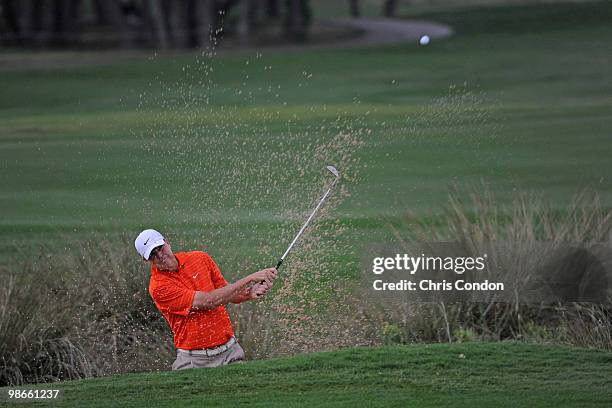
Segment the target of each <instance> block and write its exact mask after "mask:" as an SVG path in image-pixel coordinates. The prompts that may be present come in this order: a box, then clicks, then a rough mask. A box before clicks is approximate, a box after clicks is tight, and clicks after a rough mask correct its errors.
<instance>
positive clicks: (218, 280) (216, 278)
mask: <svg viewBox="0 0 612 408" xmlns="http://www.w3.org/2000/svg"><path fill="white" fill-rule="evenodd" d="M206 257H207V258H208V264H209V268H210V279H211V280H212V282H213V285H215V289H219V288H222V287H224V286H226V285H227V281H226V280H225V278H224V277H223V275H222V274H221V270H220V269H219V267H218V266H217V264H216V263H215V261H213V259H212V258H211V257H210V255H208V254H206Z"/></svg>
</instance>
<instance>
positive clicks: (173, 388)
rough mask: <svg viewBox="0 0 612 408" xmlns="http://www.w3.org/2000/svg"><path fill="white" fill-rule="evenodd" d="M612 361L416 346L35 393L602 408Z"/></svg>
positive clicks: (272, 403) (117, 400)
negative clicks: (59, 392) (59, 391)
mask: <svg viewBox="0 0 612 408" xmlns="http://www.w3.org/2000/svg"><path fill="white" fill-rule="evenodd" d="M611 361H612V354H611V353H608V352H599V351H591V350H586V349H576V348H567V347H558V346H554V347H553V346H535V345H526V344H520V343H466V344H455V345H447V344H437V345H415V346H402V347H383V348H374V349H367V348H361V349H359V348H358V349H347V350H342V351H339V352H334V353H316V354H311V355H303V356H297V357H292V358H285V359H273V360H268V361H256V362H250V363H247V364H243V365H234V366H229V367H223V368H218V369H214V370H207V369H195V370H187V371H183V372H163V373H151V374H130V375H118V376H114V377H111V378H99V379H93V380H81V381H69V382H63V383H57V384H51V385H45V386H42V385H41V386H36V387H35V388H52V389H60V390H61V393H62V394H61V395H62V396H61V399H60V400H58V401H57V402H56V403H54V406H66V407H71V406H74V407H95V406H100V407H102V406H108V404H109V401H112V404H113V406H125V407H139V406H142V407H145V406H146V407H152V406H169V405H171V406H176V407H183V406H185V407H186V406H196V405H197V406H223V407H225V406H227V407H235V406H256V407H259V406H261V407H286V406H309V407H323V406H325V407H329V406H334V407H336V406H337V407H348V406H385V407H407V406H410V407H412V406H414V407H430V406H431V407H433V406H436V407H437V406H453V407H491V406H495V407H517V406H529V407H552V406H561V407H571V406H575V407H604V406H609V405H610V403H611V402H612V390H611V389H610V387H609V380H610V378H611V377H612V365H610V362H611ZM28 388H31V387H28ZM1 391H2V394H3V396H6V395H7V394H6V392H7V389H6V388H4V389H2V390H1ZM20 406H27V404H24V405H20Z"/></svg>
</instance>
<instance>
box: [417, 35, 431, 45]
mask: <svg viewBox="0 0 612 408" xmlns="http://www.w3.org/2000/svg"><path fill="white" fill-rule="evenodd" d="M419 44H421V45H427V44H429V36H428V35H423V36H421V38H419Z"/></svg>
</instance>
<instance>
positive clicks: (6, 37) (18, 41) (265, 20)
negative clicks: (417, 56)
mask: <svg viewBox="0 0 612 408" xmlns="http://www.w3.org/2000/svg"><path fill="white" fill-rule="evenodd" d="M343 1H344V2H345V4H346V6H347V9H348V11H349V14H350V15H351V16H353V17H359V16H360V15H361V12H360V4H359V3H360V2H359V0H343ZM397 3H398V1H397V0H381V2H380V4H381V6H382V8H381V13H382V14H383V15H384V16H387V17H392V16H394V15H395V9H396V8H397ZM311 22H312V11H311V4H310V0H0V46H11V47H88V46H98V47H124V48H132V47H152V48H162V49H163V48H199V47H206V46H208V45H210V44H211V43H217V42H218V41H219V40H220V39H221V38H224V37H226V36H227V37H235V38H238V39H239V40H240V41H241V42H245V43H246V42H249V41H251V39H252V38H253V35H254V34H258V33H259V32H260V31H264V30H268V31H269V29H270V27H276V31H275V33H276V36H277V38H278V40H279V41H285V42H287V41H289V42H304V41H307V40H308V31H309V27H310V25H311Z"/></svg>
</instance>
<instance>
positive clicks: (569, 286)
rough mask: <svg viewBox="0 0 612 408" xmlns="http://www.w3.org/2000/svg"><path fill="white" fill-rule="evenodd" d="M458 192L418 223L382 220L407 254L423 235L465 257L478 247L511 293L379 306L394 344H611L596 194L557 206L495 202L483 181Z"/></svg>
mask: <svg viewBox="0 0 612 408" xmlns="http://www.w3.org/2000/svg"><path fill="white" fill-rule="evenodd" d="M461 197H462V196H461V195H459V194H458V193H457V192H456V191H455V192H453V193H452V194H451V195H450V197H449V201H448V204H447V205H446V206H445V208H444V211H443V212H442V214H441V215H439V216H434V217H433V218H430V219H428V222H427V223H424V222H423V221H422V220H421V219H419V218H417V217H414V216H412V215H411V214H408V215H406V217H405V219H404V221H403V223H401V224H389V225H390V228H391V230H392V231H393V233H394V234H395V237H396V239H397V241H398V242H400V243H401V246H402V247H403V248H404V249H406V251H407V252H411V251H412V252H416V253H420V252H421V251H423V252H427V253H433V254H435V251H436V250H437V248H436V246H435V244H432V243H440V242H452V243H453V244H454V245H455V246H456V247H458V248H460V250H461V252H462V253H463V254H465V255H467V256H473V257H477V256H481V255H482V254H483V253H486V254H487V255H488V265H489V272H491V271H493V275H491V277H493V278H495V279H494V280H504V281H506V282H507V283H510V284H511V285H510V287H511V288H512V290H513V292H512V293H511V296H505V297H504V298H503V299H502V298H499V297H496V295H490V296H489V297H488V298H486V299H483V298H482V297H479V298H470V295H465V296H466V297H464V298H463V299H459V300H458V301H454V302H448V301H445V300H440V301H439V302H419V301H412V300H410V299H406V300H405V301H404V302H403V305H402V306H400V307H397V305H395V307H393V308H392V307H388V308H387V309H388V310H393V311H394V315H393V316H390V317H388V320H389V321H391V322H393V324H394V325H396V326H397V328H398V329H401V330H400V333H401V336H400V337H401V342H414V341H417V342H418V341H446V342H453V341H462V340H465V339H466V338H467V339H484V340H505V339H526V340H534V341H547V342H554V343H564V344H571V345H577V346H584V347H595V348H600V349H607V350H612V342H611V341H610V338H611V335H612V331H611V329H612V320H611V313H610V311H611V310H612V274H611V273H610V271H611V270H612V262H611V261H612V256H611V254H612V242H611V241H610V239H611V237H612V234H611V233H612V211H610V210H605V209H604V208H603V206H602V205H601V201H600V199H599V196H598V195H597V194H596V193H594V192H589V191H584V192H582V193H580V194H578V195H576V196H575V197H574V199H573V200H572V202H571V203H570V204H569V205H568V206H567V207H566V208H564V209H561V210H560V209H557V208H554V207H552V206H551V205H550V204H549V203H547V202H546V201H545V200H544V199H543V198H542V197H541V196H537V195H534V194H517V195H516V196H515V197H514V199H513V200H512V201H511V202H510V203H509V204H502V203H500V202H498V201H497V200H496V198H495V196H494V195H493V194H492V193H491V192H490V190H488V189H487V188H486V187H484V188H480V189H478V190H474V193H472V194H471V195H470V196H469V198H468V199H463V198H461ZM438 250H439V249H438Z"/></svg>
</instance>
